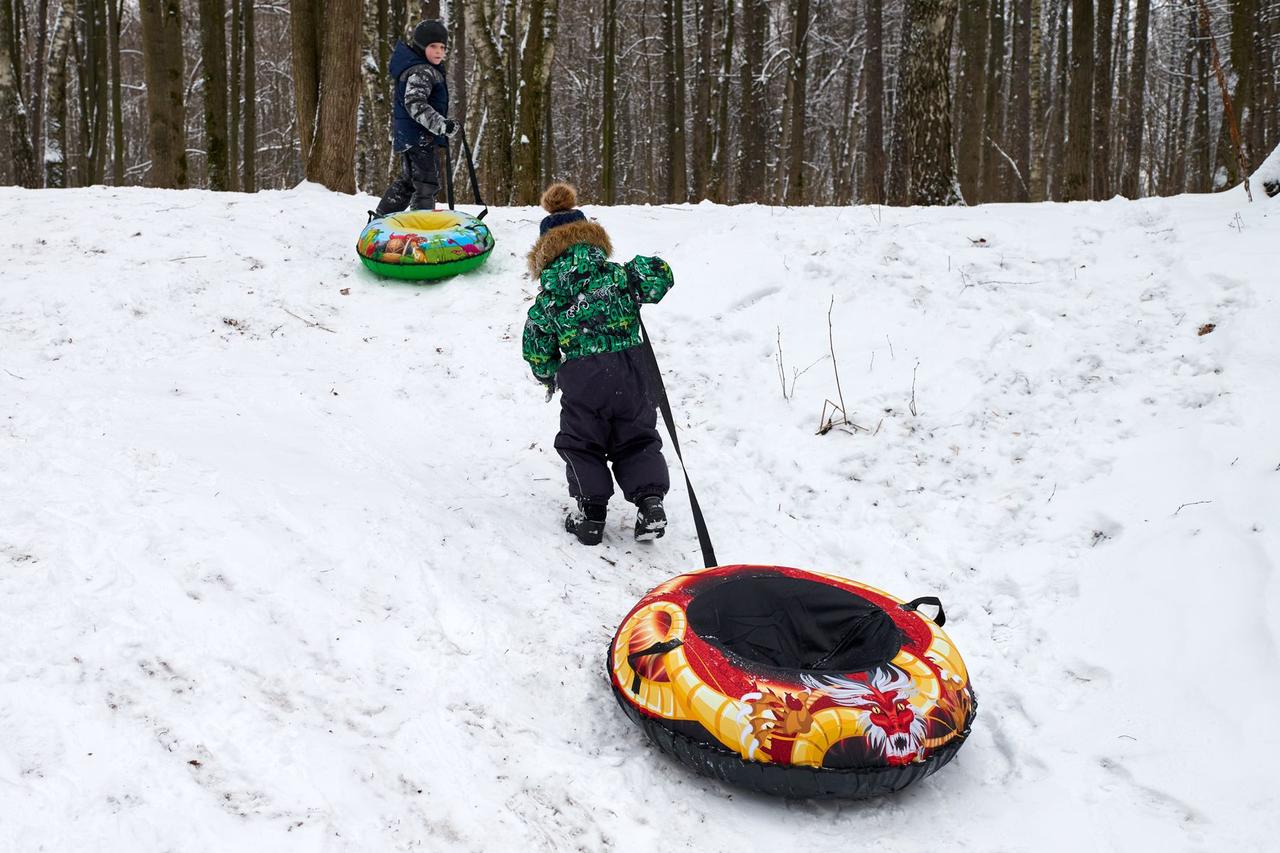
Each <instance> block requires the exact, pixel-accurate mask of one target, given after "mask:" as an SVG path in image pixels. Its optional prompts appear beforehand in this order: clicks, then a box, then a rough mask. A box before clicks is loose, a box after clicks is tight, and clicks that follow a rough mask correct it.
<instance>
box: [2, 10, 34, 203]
mask: <svg viewBox="0 0 1280 853" xmlns="http://www.w3.org/2000/svg"><path fill="white" fill-rule="evenodd" d="M16 23H17V21H16V18H15V17H14V8H13V3H12V0H0V116H12V119H11V120H10V121H9V122H8V127H5V128H0V134H3V136H4V140H5V144H4V145H0V156H3V157H4V158H5V160H4V163H3V164H0V169H5V170H8V169H9V167H10V164H12V171H11V177H12V180H13V181H14V183H16V184H17V185H18V186H21V187H36V186H38V185H39V173H38V172H37V170H36V161H35V150H34V149H33V148H32V145H31V131H30V128H29V127H28V126H27V107H26V104H25V103H24V100H23V97H22V90H21V83H22V75H21V73H20V71H19V64H18V62H17V60H18V52H17V51H15V50H14V45H15V44H16V43H17V33H16ZM0 174H3V172H0Z"/></svg>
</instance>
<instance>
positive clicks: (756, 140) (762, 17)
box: [738, 0, 769, 203]
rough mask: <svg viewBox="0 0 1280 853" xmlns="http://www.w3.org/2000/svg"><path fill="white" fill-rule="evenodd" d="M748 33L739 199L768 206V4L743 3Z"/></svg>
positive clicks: (758, 1) (748, 0)
mask: <svg viewBox="0 0 1280 853" xmlns="http://www.w3.org/2000/svg"><path fill="white" fill-rule="evenodd" d="M742 16H743V25H744V29H745V30H746V33H745V41H744V43H743V48H744V50H743V57H742V68H741V84H742V111H741V113H740V115H741V130H740V133H741V135H742V160H741V162H740V163H739V165H738V198H739V199H740V200H741V201H746V202H761V203H762V202H764V201H766V200H767V195H766V193H765V191H764V171H765V145H766V143H767V140H768V135H769V109H768V104H767V102H766V99H765V81H764V40H765V33H766V32H767V31H768V26H769V8H768V6H766V5H765V3H764V0H743V6H742Z"/></svg>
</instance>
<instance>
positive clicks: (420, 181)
mask: <svg viewBox="0 0 1280 853" xmlns="http://www.w3.org/2000/svg"><path fill="white" fill-rule="evenodd" d="M406 153H407V154H411V155H412V156H411V157H410V163H411V166H410V173H411V178H412V180H413V198H412V199H411V200H410V202H409V209H410V210H431V209H433V208H434V207H435V206H436V193H438V192H440V174H439V168H440V166H439V161H440V157H439V155H438V152H437V151H436V146H435V145H434V144H433V143H428V144H425V145H419V146H417V147H415V148H410V149H409V151H408V152H406Z"/></svg>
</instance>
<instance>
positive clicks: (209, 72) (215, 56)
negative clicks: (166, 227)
mask: <svg viewBox="0 0 1280 853" xmlns="http://www.w3.org/2000/svg"><path fill="white" fill-rule="evenodd" d="M233 2H234V0H233ZM199 5H200V59H201V63H200V73H201V76H202V77H203V80H204V134H205V162H206V164H207V169H208V178H209V189H211V190H214V191H223V192H224V191H226V190H228V189H230V188H231V182H230V179H229V178H228V174H227V172H228V170H227V38H226V18H227V4H226V0H200V4H199Z"/></svg>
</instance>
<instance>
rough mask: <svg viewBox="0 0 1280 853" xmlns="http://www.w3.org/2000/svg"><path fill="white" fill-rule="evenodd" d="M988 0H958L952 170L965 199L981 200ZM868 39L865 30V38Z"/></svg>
mask: <svg viewBox="0 0 1280 853" xmlns="http://www.w3.org/2000/svg"><path fill="white" fill-rule="evenodd" d="M989 2H990V0H970V1H969V2H964V3H961V4H960V15H959V28H960V33H959V38H960V59H959V62H958V63H957V65H958V68H957V80H956V116H955V117H956V132H957V136H958V139H957V143H958V144H957V150H956V173H957V175H958V177H959V180H960V192H961V194H962V195H963V196H964V198H965V201H967V202H969V203H970V204H976V203H977V202H979V201H981V198H980V197H979V191H978V188H979V185H980V183H981V175H982V171H981V170H982V149H983V141H982V127H983V116H984V112H983V110H984V108H985V107H986V103H985V100H984V98H983V92H985V91H986V75H987V17H988V3H989ZM869 41H870V36H869V30H868V42H869Z"/></svg>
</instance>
